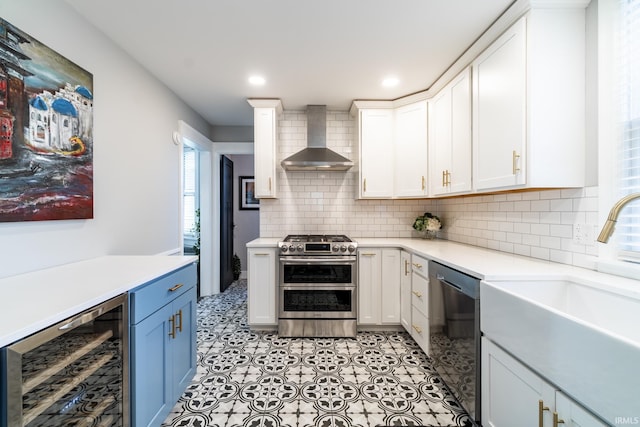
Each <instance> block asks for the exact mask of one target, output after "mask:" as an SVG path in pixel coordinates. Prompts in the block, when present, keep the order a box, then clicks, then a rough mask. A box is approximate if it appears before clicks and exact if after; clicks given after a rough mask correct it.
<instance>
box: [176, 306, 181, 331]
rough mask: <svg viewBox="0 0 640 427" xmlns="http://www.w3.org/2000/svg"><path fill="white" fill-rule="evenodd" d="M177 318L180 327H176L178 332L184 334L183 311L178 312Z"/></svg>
mask: <svg viewBox="0 0 640 427" xmlns="http://www.w3.org/2000/svg"><path fill="white" fill-rule="evenodd" d="M176 316H177V317H178V326H177V327H176V329H177V330H178V332H182V309H180V310H178V312H177V313H176Z"/></svg>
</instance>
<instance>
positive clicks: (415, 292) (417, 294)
mask: <svg viewBox="0 0 640 427" xmlns="http://www.w3.org/2000/svg"><path fill="white" fill-rule="evenodd" d="M411 293H412V294H414V295H415V296H417V297H418V298H422V293H420V292H417V291H411Z"/></svg>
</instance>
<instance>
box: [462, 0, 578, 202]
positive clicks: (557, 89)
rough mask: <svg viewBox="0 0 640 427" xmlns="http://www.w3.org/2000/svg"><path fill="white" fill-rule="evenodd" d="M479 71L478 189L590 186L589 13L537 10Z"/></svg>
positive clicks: (482, 60) (492, 49)
mask: <svg viewBox="0 0 640 427" xmlns="http://www.w3.org/2000/svg"><path fill="white" fill-rule="evenodd" d="M472 69H473V79H472V80H473V178H474V189H475V190H478V191H488V190H491V191H494V190H500V189H510V188H545V187H580V186H583V185H584V177H585V152H586V148H585V11H584V8H583V7H573V8H567V9H560V8H552V9H535V8H534V9H531V10H530V11H529V12H528V13H527V14H526V15H525V16H524V17H522V18H520V20H519V21H517V22H516V23H515V24H514V25H513V26H512V27H511V28H510V29H508V30H507V31H506V32H505V33H503V34H502V35H501V36H500V37H499V38H498V39H497V40H496V41H495V42H494V43H493V44H491V45H490V46H489V47H488V48H487V49H486V50H485V51H484V52H483V53H482V54H480V55H479V56H478V57H477V58H476V59H475V61H473V64H472Z"/></svg>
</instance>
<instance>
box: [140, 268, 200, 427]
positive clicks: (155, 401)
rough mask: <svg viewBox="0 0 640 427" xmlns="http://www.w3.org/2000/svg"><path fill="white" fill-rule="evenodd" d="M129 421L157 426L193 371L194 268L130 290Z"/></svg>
mask: <svg viewBox="0 0 640 427" xmlns="http://www.w3.org/2000/svg"><path fill="white" fill-rule="evenodd" d="M129 295H130V297H129V298H130V299H129V305H130V317H129V318H130V347H129V349H130V392H131V396H130V399H131V425H132V427H147V426H159V425H160V424H162V422H163V421H164V420H165V419H166V417H167V416H168V415H169V412H170V411H171V408H173V406H174V405H175V403H176V402H177V401H178V399H179V398H180V396H181V395H182V393H183V392H184V390H185V389H186V387H187V385H189V383H190V381H191V379H192V378H193V376H194V374H195V371H196V269H195V265H190V266H187V267H184V268H181V269H179V270H176V271H174V272H172V273H170V274H168V275H166V276H163V277H161V278H158V279H157V280H154V281H152V282H149V283H147V284H145V285H143V286H140V287H138V288H136V289H134V290H133V291H131V292H130V293H129Z"/></svg>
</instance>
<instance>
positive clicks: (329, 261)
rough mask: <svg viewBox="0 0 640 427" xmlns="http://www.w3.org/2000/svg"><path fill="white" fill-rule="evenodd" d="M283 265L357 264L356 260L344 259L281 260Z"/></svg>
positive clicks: (306, 258) (305, 258) (308, 258)
mask: <svg viewBox="0 0 640 427" xmlns="http://www.w3.org/2000/svg"><path fill="white" fill-rule="evenodd" d="M280 262H281V263H283V264H355V263H356V259H355V258H354V259H344V258H329V259H327V258H310V257H304V258H280Z"/></svg>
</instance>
